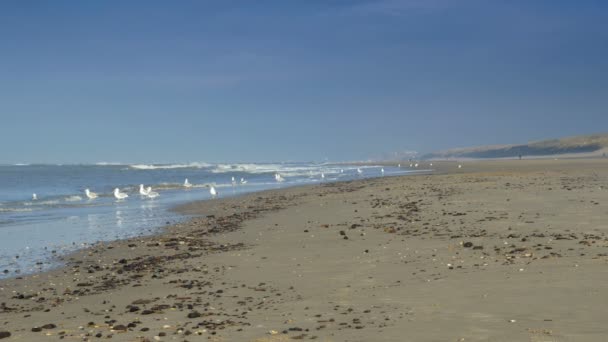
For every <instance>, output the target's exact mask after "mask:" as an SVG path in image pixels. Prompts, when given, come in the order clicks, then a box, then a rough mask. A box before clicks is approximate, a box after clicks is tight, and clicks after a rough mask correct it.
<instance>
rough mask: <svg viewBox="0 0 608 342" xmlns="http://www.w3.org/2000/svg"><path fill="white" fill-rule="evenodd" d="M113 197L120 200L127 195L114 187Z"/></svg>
mask: <svg viewBox="0 0 608 342" xmlns="http://www.w3.org/2000/svg"><path fill="white" fill-rule="evenodd" d="M114 197H116V199H119V200H121V199H125V198H127V197H129V195H127V194H126V193H124V192H120V189H119V188H116V189H114Z"/></svg>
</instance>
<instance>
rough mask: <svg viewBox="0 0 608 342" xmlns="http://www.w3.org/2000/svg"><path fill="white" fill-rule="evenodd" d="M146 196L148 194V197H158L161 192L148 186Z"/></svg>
mask: <svg viewBox="0 0 608 342" xmlns="http://www.w3.org/2000/svg"><path fill="white" fill-rule="evenodd" d="M146 196H148V198H156V197H158V196H160V194H159V193H158V192H156V191H152V187H151V186H149V187H147V188H146Z"/></svg>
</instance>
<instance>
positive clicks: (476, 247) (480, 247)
mask: <svg viewBox="0 0 608 342" xmlns="http://www.w3.org/2000/svg"><path fill="white" fill-rule="evenodd" d="M473 249H478V250H479V249H483V246H475V247H473Z"/></svg>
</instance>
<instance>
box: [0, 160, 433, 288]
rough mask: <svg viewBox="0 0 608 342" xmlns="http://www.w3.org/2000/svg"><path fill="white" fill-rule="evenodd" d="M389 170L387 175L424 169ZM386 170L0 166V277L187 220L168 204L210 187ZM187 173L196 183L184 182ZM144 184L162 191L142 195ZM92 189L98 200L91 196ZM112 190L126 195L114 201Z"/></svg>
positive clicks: (248, 187) (255, 187)
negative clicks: (185, 183) (86, 192)
mask: <svg viewBox="0 0 608 342" xmlns="http://www.w3.org/2000/svg"><path fill="white" fill-rule="evenodd" d="M358 168H360V169H361V171H362V173H359V172H358V171H357V169H358ZM384 171H385V172H384V175H386V176H389V175H398V174H405V173H408V172H419V171H422V170H417V169H416V170H409V169H401V168H398V167H396V166H395V167H387V166H384ZM276 173H279V174H280V175H281V176H282V178H283V179H284V181H283V182H277V181H276V179H275V174H276ZM322 174H323V175H324V176H325V177H324V178H322V176H321V175H322ZM382 175H383V174H382V172H381V167H380V166H353V165H331V164H317V163H277V164H206V163H192V164H170V165H169V164H154V165H144V164H139V165H113V164H96V165H0V278H6V277H14V276H18V275H20V274H28V273H34V272H39V271H43V270H47V269H49V268H52V267H55V266H57V265H58V262H57V258H56V256H59V255H62V254H66V253H69V252H72V251H74V250H77V249H80V248H84V247H86V246H88V245H90V244H94V243H97V242H100V241H112V240H117V239H124V238H129V237H135V236H141V235H149V234H153V233H155V232H157V231H158V229H160V227H162V226H164V225H165V224H167V223H168V222H170V223H175V222H178V221H180V220H183V219H185V217H183V216H181V215H178V214H176V213H174V212H171V211H170V210H169V209H170V208H171V207H174V206H176V205H179V204H183V203H187V202H191V201H196V200H205V199H210V197H211V196H210V194H209V186H211V185H213V186H215V188H216V189H217V191H218V192H219V197H226V196H234V195H238V194H242V193H248V192H254V191H261V190H267V189H277V188H280V187H287V186H294V185H300V184H313V183H320V182H332V181H340V180H350V179H357V178H365V177H379V176H382ZM232 177H234V179H235V180H236V182H235V183H233V182H232ZM186 178H188V180H189V182H190V183H191V184H192V185H193V186H192V187H189V188H187V187H185V186H184V185H183V184H184V180H185V179H186ZM241 178H243V179H245V180H246V183H245V184H241ZM139 184H144V185H145V186H151V187H152V189H153V191H156V192H158V193H159V194H160V196H159V197H157V198H153V199H152V198H148V197H145V196H141V195H139ZM87 188H88V189H90V190H91V191H92V192H95V193H97V194H98V195H99V197H98V198H96V199H92V200H90V199H88V198H87V197H86V196H85V193H84V190H85V189H87ZM115 188H119V189H120V190H121V191H122V192H125V193H127V194H128V195H129V197H128V198H126V199H124V200H117V199H115V198H114V196H113V194H112V191H113V189H115ZM34 193H35V194H36V197H37V198H36V199H33V198H32V197H33V194H34Z"/></svg>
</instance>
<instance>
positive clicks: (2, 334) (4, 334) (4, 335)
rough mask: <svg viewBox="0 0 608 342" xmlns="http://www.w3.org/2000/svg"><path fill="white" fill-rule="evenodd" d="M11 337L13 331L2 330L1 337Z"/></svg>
mask: <svg viewBox="0 0 608 342" xmlns="http://www.w3.org/2000/svg"><path fill="white" fill-rule="evenodd" d="M7 337H11V333H10V332H8V331H0V339H3V338H7Z"/></svg>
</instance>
